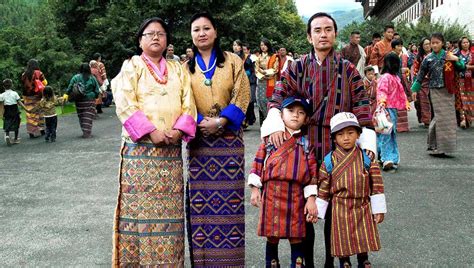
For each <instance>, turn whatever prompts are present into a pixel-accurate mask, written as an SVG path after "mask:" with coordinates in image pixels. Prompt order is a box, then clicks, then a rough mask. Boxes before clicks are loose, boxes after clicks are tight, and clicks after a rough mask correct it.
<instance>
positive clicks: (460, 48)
mask: <svg viewBox="0 0 474 268" xmlns="http://www.w3.org/2000/svg"><path fill="white" fill-rule="evenodd" d="M464 39H467V41H468V42H469V47H468V48H467V49H469V48H470V47H471V46H472V44H471V40H469V38H468V37H467V36H463V37H461V38H459V41H458V48H459V51H461V50H462V46H461V45H462V40H464Z"/></svg>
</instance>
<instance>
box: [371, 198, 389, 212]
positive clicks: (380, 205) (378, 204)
mask: <svg viewBox="0 0 474 268" xmlns="http://www.w3.org/2000/svg"><path fill="white" fill-rule="evenodd" d="M370 205H371V206H372V214H380V213H387V203H385V194H374V195H371V196H370Z"/></svg>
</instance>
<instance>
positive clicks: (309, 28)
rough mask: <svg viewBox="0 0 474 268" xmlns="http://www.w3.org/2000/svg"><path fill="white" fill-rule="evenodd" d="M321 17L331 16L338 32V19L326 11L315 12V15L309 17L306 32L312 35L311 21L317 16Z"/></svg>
mask: <svg viewBox="0 0 474 268" xmlns="http://www.w3.org/2000/svg"><path fill="white" fill-rule="evenodd" d="M320 17H326V18H329V19H330V20H332V22H333V23H334V31H335V32H336V33H337V23H336V20H335V19H334V18H333V17H331V15H329V14H328V13H326V12H318V13H316V14H314V15H313V16H311V18H309V20H308V24H307V26H306V33H308V34H309V35H311V22H312V21H313V20H314V19H316V18H320Z"/></svg>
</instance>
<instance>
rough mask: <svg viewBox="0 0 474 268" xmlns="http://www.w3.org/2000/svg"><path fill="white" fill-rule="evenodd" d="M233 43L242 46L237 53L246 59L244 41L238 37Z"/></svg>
mask: <svg viewBox="0 0 474 268" xmlns="http://www.w3.org/2000/svg"><path fill="white" fill-rule="evenodd" d="M233 43H236V44H237V45H238V46H239V47H240V48H241V50H240V51H239V52H236V53H235V54H237V56H239V58H241V59H244V58H245V54H244V48H243V46H244V44H243V43H242V41H240V40H239V39H236V40H234V42H233ZM233 43H232V44H233Z"/></svg>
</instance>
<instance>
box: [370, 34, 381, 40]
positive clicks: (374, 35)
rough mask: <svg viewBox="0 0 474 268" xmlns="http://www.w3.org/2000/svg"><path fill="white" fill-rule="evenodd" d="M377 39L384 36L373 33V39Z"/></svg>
mask: <svg viewBox="0 0 474 268" xmlns="http://www.w3.org/2000/svg"><path fill="white" fill-rule="evenodd" d="M375 38H382V36H381V35H380V34H379V33H373V34H372V39H375Z"/></svg>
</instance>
